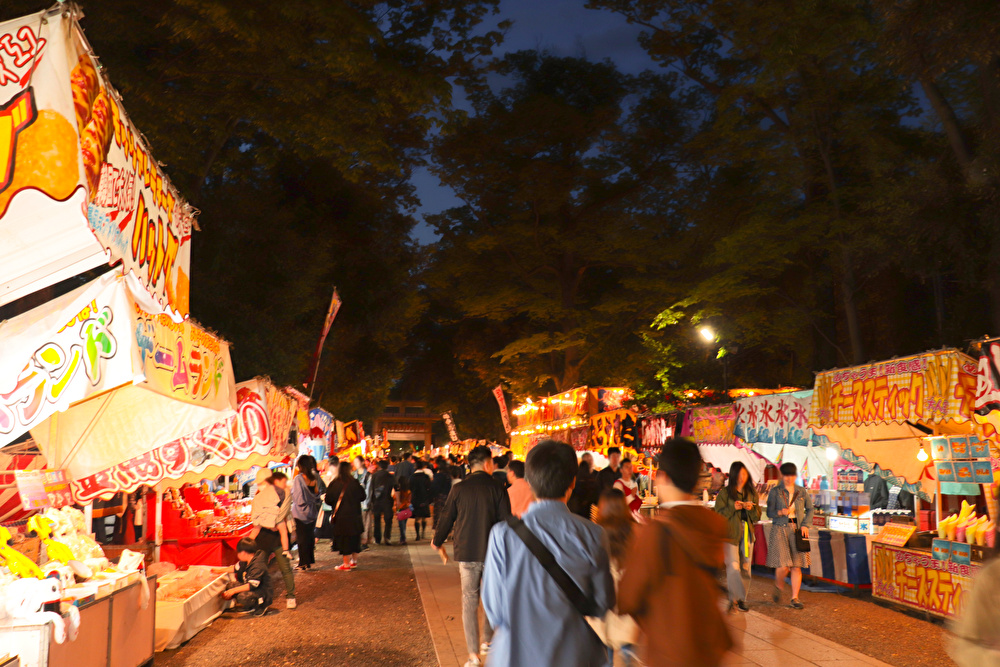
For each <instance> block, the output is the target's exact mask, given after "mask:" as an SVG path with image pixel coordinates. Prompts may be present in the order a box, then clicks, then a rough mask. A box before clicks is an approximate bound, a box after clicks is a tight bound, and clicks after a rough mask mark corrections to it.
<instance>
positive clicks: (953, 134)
mask: <svg viewBox="0 0 1000 667" xmlns="http://www.w3.org/2000/svg"><path fill="white" fill-rule="evenodd" d="M920 86H921V87H922V88H923V89H924V94H926V95H927V101H928V102H930V103H931V107H932V108H933V109H934V113H936V114H937V117H938V120H940V121H941V125H942V126H943V127H944V133H945V136H947V137H948V143H949V144H950V145H951V150H952V153H954V154H955V159H956V160H957V161H958V164H959V165H960V166H961V167H962V170H963V171H965V172H966V173H968V170H969V168H970V167H971V166H972V160H973V158H974V155H973V152H972V148H971V147H970V146H969V142H968V140H967V139H966V138H965V133H963V132H962V127H961V124H960V123H959V122H958V115H957V114H956V113H955V110H954V109H953V108H952V107H951V105H950V104H948V100H946V99H945V98H944V95H943V94H942V93H941V89H940V88H938V85H937V83H935V82H934V79H932V78H931V77H929V76H927V75H924V76H921V77H920Z"/></svg>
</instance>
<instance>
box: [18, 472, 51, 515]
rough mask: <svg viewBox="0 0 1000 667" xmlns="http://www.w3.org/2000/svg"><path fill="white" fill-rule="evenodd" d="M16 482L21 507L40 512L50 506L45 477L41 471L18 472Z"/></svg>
mask: <svg viewBox="0 0 1000 667" xmlns="http://www.w3.org/2000/svg"><path fill="white" fill-rule="evenodd" d="M14 480H15V481H16V482H17V495H18V496H20V497H21V507H23V508H24V509H26V510H40V509H45V508H46V507H48V506H49V496H48V494H47V493H45V475H43V474H42V471H41V470H18V471H17V472H16V473H14Z"/></svg>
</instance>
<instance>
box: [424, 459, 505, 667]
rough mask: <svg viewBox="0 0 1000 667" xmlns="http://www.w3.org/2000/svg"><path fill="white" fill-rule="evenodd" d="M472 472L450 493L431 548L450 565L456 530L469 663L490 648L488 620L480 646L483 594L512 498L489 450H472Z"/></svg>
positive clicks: (470, 464)
mask: <svg viewBox="0 0 1000 667" xmlns="http://www.w3.org/2000/svg"><path fill="white" fill-rule="evenodd" d="M469 466H470V467H471V469H472V472H470V473H469V475H468V476H467V477H466V478H465V479H463V480H462V481H461V482H459V483H457V484H455V486H454V487H452V489H451V493H449V494H448V500H447V501H446V502H445V506H444V512H443V514H442V515H441V520H440V521H439V522H438V525H437V528H436V529H435V531H434V539H433V540H432V541H431V546H432V547H434V549H435V550H436V551H437V552H438V553H439V554H440V555H441V560H442V561H444V562H445V563H447V562H448V551H447V550H446V549H445V547H444V541H445V540H446V539H448V533H450V532H451V529H452V527H453V526H454V528H455V537H454V540H455V560H457V561H458V571H459V574H460V575H461V577H462V625H463V626H464V627H465V644H466V648H467V649H468V651H469V663H467V664H473V665H478V664H480V662H481V661H480V653H483V652H485V651H486V650H488V649H489V643H490V640H491V639H492V638H493V629H492V628H491V627H490V623H489V620H487V619H485V618H484V619H483V643H482V644H480V643H479V594H480V586H481V584H482V580H483V565H484V563H485V561H486V547H487V545H488V544H489V538H490V529H491V528H493V526H494V525H495V524H497V523H499V522H501V521H504V520H505V519H506V518H507V517H509V516H510V496H509V495H508V494H507V489H506V488H504V485H503V484H501V483H500V482H498V481H497V480H495V479H494V478H493V457H492V456H491V455H490V448H489V447H485V446H482V447H475V448H473V450H472V451H471V452H469Z"/></svg>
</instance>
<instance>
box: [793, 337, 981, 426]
mask: <svg viewBox="0 0 1000 667" xmlns="http://www.w3.org/2000/svg"><path fill="white" fill-rule="evenodd" d="M976 374H977V365H976V363H975V362H974V361H973V360H972V359H971V358H970V357H968V356H966V355H964V354H962V353H961V352H959V351H958V350H941V351H938V352H928V353H926V354H918V355H915V356H911V357H903V358H901V359H893V360H892V361H886V362H882V363H877V364H868V365H865V366H856V367H853V368H846V369H841V370H833V371H826V372H823V373H819V374H818V375H817V376H816V390H815V392H814V393H813V399H812V405H811V406H810V411H809V423H810V424H811V425H812V426H814V427H820V426H849V425H856V424H875V423H887V422H895V423H897V424H903V423H905V422H907V421H910V422H918V421H919V422H925V423H941V422H944V421H953V422H956V423H959V424H961V423H965V422H967V421H969V420H970V419H971V418H972V413H973V410H974V407H975V403H976V394H977V391H976V385H977V382H976Z"/></svg>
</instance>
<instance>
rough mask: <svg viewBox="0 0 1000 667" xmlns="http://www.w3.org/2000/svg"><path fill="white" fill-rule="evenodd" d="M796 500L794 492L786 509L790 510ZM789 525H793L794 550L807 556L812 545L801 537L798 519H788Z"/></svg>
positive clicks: (796, 495) (796, 494)
mask: <svg viewBox="0 0 1000 667" xmlns="http://www.w3.org/2000/svg"><path fill="white" fill-rule="evenodd" d="M798 499H799V492H798V491H796V492H795V493H794V494H792V499H791V500H790V501H789V503H788V508H789V509H791V508H792V506H794V505H795V501H796V500H798ZM789 523H794V524H795V532H794V533H793V534H794V536H795V550H796V551H798V552H799V553H800V554H807V553H809V552H810V551H812V544H810V543H809V540H808V539H807V538H805V537H802V529H801V526H799V520H798V518H794V519H789Z"/></svg>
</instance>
